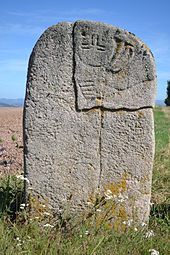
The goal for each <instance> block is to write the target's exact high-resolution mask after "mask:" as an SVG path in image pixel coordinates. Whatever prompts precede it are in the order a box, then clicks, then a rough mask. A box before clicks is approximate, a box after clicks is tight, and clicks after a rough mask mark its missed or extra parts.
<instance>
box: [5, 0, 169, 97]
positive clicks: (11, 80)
mask: <svg viewBox="0 0 170 255" xmlns="http://www.w3.org/2000/svg"><path fill="white" fill-rule="evenodd" d="M169 12H170V1H169V0H161V1H160V0H142V1H138V0H60V1H58V0H27V1H25V0H1V3H0V35H1V36H0V38H1V39H0V98H24V96H25V89H26V78H27V67H28V60H29V56H30V54H31V51H32V49H33V47H34V45H35V43H36V41H37V40H38V38H39V37H40V35H41V34H42V33H43V32H44V31H45V30H46V29H47V28H48V27H49V26H52V25H55V24H57V23H58V22H61V21H68V22H72V21H76V20H83V19H84V20H95V21H101V22H104V23H107V24H111V25H114V26H117V27H120V28H123V29H126V30H128V31H130V32H132V33H134V34H135V35H136V36H137V37H139V38H140V39H142V41H144V42H145V43H146V44H147V45H148V46H149V48H150V49H151V51H152V52H153V54H154V57H155V62H156V69H157V99H159V100H164V99H165V98H166V88H167V80H169V79H170V18H169Z"/></svg>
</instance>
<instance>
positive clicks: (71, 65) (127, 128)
mask: <svg viewBox="0 0 170 255" xmlns="http://www.w3.org/2000/svg"><path fill="white" fill-rule="evenodd" d="M155 80H156V77H155V67H154V61H153V56H152V54H151V52H150V50H149V49H148V48H147V46H146V45H145V44H144V43H143V42H142V41H140V40H139V39H138V38H137V37H135V36H134V35H133V34H131V33H129V32H127V31H125V30H122V29H119V28H117V27H114V26H111V25H106V24H103V23H98V22H90V21H78V22H75V23H59V24H57V25H55V26H53V27H50V28H49V29H47V30H46V31H45V32H44V34H43V35H42V36H41V37H40V39H39V40H38V42H37V44H36V45H35V47H34V49H33V52H32V54H31V57H30V61H29V70H28V79H27V91H26V99H25V107H24V142H25V175H26V176H28V178H29V180H30V183H31V185H32V188H33V190H34V192H35V193H36V194H39V195H41V196H42V197H44V198H47V199H48V201H49V205H51V206H52V208H54V209H55V211H56V212H59V210H63V208H65V207H66V206H68V201H69V207H70V210H71V211H74V212H77V211H81V210H82V209H83V208H86V207H87V201H89V200H90V197H92V195H94V194H96V193H97V192H98V191H100V192H107V190H110V191H111V192H112V195H113V197H114V198H117V199H118V198H120V197H121V201H118V202H115V204H116V206H117V207H118V208H119V209H118V210H119V212H120V211H121V212H122V211H123V213H122V216H120V215H118V214H116V216H115V215H113V216H115V218H116V217H119V218H120V217H122V221H123V220H125V219H128V218H133V219H134V220H135V221H136V222H143V221H146V220H147V219H148V215H149V202H150V193H151V178H152V164H153V156H154V128H153V112H152V107H153V105H154V98H155V83H156V82H155ZM119 214H120V213H119Z"/></svg>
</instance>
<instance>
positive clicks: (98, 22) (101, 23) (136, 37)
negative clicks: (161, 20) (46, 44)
mask: <svg viewBox="0 0 170 255" xmlns="http://www.w3.org/2000/svg"><path fill="white" fill-rule="evenodd" d="M81 24H82V25H83V24H87V25H98V26H100V27H106V28H110V29H117V30H119V31H120V32H122V33H125V34H126V35H129V36H130V37H131V38H133V39H134V40H136V41H137V42H138V43H139V44H142V45H144V47H145V49H146V50H147V51H148V52H149V53H150V54H151V56H152V58H153V59H154V56H153V53H152V51H151V49H150V47H149V46H148V45H147V44H146V43H145V42H143V41H142V40H141V39H140V38H139V37H138V36H136V35H135V34H134V33H133V32H130V31H128V30H127V29H124V28H120V27H118V26H114V25H112V24H107V23H105V22H101V21H94V20H76V21H74V22H69V21H61V22H58V23H56V24H54V25H52V26H50V27H48V28H47V29H45V31H44V32H43V33H42V35H43V34H44V33H47V32H49V31H50V30H53V29H57V28H59V27H64V26H70V27H72V28H73V29H74V27H76V25H81ZM40 38H41V37H40Z"/></svg>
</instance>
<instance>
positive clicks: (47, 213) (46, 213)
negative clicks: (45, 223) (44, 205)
mask: <svg viewBox="0 0 170 255" xmlns="http://www.w3.org/2000/svg"><path fill="white" fill-rule="evenodd" d="M43 214H44V215H46V216H50V215H51V214H50V213H49V212H44V213H43Z"/></svg>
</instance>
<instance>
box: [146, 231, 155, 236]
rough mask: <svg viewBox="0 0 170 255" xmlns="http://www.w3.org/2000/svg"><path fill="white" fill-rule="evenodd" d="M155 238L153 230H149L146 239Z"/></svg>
mask: <svg viewBox="0 0 170 255" xmlns="http://www.w3.org/2000/svg"><path fill="white" fill-rule="evenodd" d="M153 236H155V234H154V232H153V230H149V231H148V232H146V234H145V237H146V238H150V237H153Z"/></svg>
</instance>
